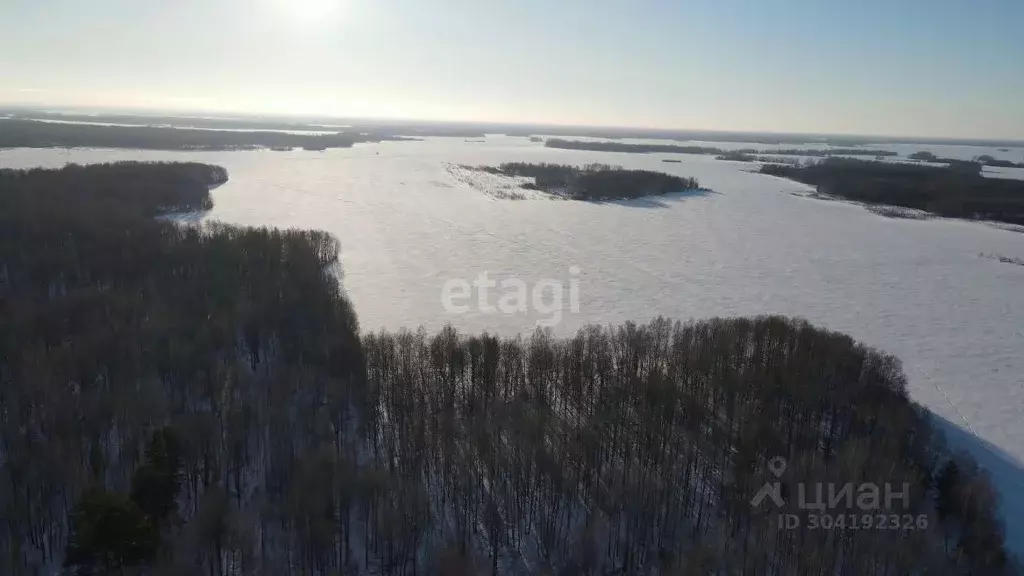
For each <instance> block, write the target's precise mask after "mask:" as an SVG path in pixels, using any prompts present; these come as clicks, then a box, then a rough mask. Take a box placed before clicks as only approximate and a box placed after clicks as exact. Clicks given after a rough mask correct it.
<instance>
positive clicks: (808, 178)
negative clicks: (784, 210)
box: [761, 158, 1024, 224]
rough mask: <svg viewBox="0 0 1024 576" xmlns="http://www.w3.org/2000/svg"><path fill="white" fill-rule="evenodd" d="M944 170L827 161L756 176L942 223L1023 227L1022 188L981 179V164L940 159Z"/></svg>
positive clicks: (771, 167) (771, 168)
mask: <svg viewBox="0 0 1024 576" xmlns="http://www.w3.org/2000/svg"><path fill="white" fill-rule="evenodd" d="M941 161H942V162H946V163H949V166H947V167H941V166H938V167H937V166H921V165H916V164H894V163H886V162H871V161H864V160H852V159H848V158H829V159H827V160H824V161H822V162H818V163H815V164H811V165H808V166H802V167H801V166H784V165H778V164H765V165H762V166H761V173H762V174H769V175H772V176H781V177H783V178H789V179H791V180H796V181H798V182H803V183H805V184H811V185H814V186H817V188H818V191H819V192H821V193H823V194H830V195H834V196H838V197H841V198H848V199H850V200H857V201H860V202H867V203H869V204H886V205H891V206H903V207H905V208H915V209H919V210H925V211H928V212H931V213H933V214H937V215H939V216H945V217H948V218H970V219H974V218H980V219H985V220H996V221H999V222H1008V223H1011V224H1024V182H1022V181H1020V180H1010V179H1004V178H986V177H985V176H983V175H982V174H981V166H982V165H981V163H979V162H971V161H965V160H952V159H942V160H941Z"/></svg>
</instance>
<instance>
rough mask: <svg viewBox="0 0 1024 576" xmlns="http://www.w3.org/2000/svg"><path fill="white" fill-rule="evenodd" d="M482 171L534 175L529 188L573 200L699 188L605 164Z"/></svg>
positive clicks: (691, 181)
mask: <svg viewBox="0 0 1024 576" xmlns="http://www.w3.org/2000/svg"><path fill="white" fill-rule="evenodd" d="M481 169H482V170H485V171H488V172H492V173H495V174H504V175H505V176H523V177H527V178H533V179H534V183H531V184H530V185H529V186H528V187H530V188H534V189H537V190H543V191H545V192H550V193H555V194H559V195H561V196H565V197H567V198H572V199H574V200H623V199H630V198H639V197H642V196H651V195H658V194H668V193H670V192H684V191H686V190H695V189H699V188H700V183H699V182H698V181H697V180H696V179H695V178H684V177H680V176H673V175H671V174H665V173H663V172H654V171H651V170H626V169H623V168H621V167H617V166H609V165H608V164H587V165H586V166H583V167H582V168H581V167H578V166H571V165H563V164H548V163H540V164H528V163H524V162H506V163H504V164H501V165H500V166H498V167H497V168H495V167H490V166H484V167H481Z"/></svg>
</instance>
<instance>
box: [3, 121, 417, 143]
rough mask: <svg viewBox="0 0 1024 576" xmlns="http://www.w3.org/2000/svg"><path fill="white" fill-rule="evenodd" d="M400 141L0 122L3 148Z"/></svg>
mask: <svg viewBox="0 0 1024 576" xmlns="http://www.w3.org/2000/svg"><path fill="white" fill-rule="evenodd" d="M382 139H399V138H397V137H394V136H388V135H369V134H366V135H364V134H354V133H353V134H350V133H347V132H346V133H341V132H339V133H335V134H319V135H312V134H289V133H286V132H271V131H231V130H204V129H193V128H166V127H150V126H103V125H95V124H93V125H90V124H67V123H60V122H40V121H35V120H14V119H0V148H16V147H23V148H77V147H88V148H140V149H149V150H253V149H258V148H292V147H302V148H308V149H313V150H325V149H327V148H349V147H351V146H352V145H353V144H355V143H357V142H373V141H379V140H382Z"/></svg>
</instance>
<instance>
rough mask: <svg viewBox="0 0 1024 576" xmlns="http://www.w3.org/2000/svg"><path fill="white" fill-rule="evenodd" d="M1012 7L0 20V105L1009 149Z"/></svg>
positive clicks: (812, 6)
mask: <svg viewBox="0 0 1024 576" xmlns="http://www.w3.org/2000/svg"><path fill="white" fill-rule="evenodd" d="M1022 22H1024V2H1022V1H1021V0H899V1H892V0H885V1H882V0H859V1H857V2H849V1H843V0H707V1H704V0H504V1H500V2H499V1H497V0H174V1H173V2H172V1H168V0H0V104H21V105H39V106H48V107H54V108H66V107H107V108H139V109H173V110H182V111H186V110H188V111H211V112H221V113H223V112H247V113H251V112H256V113H273V114H303V115H330V116H338V117H350V118H355V117H367V118H403V119H424V120H466V121H488V122H492V121H493V122H522V123H550V124H572V125H601V126H635V127H655V128H675V129H695V130H749V131H774V132H810V133H833V134H836V133H843V134H875V135H898V136H949V137H977V138H1024V33H1022V32H1021V28H1020V26H1021V23H1022Z"/></svg>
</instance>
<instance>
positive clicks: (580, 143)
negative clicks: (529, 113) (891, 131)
mask: <svg viewBox="0 0 1024 576" xmlns="http://www.w3.org/2000/svg"><path fill="white" fill-rule="evenodd" d="M544 146H546V147H548V148H563V149H566V150H593V151H597V152H626V153H630V154H650V153H672V154H704V155H716V156H739V155H757V154H774V155H776V156H818V157H825V156H896V155H897V153H896V152H893V151H891V150H870V149H865V148H830V149H823V150H812V149H808V150H804V149H800V148H787V149H780V150H758V149H757V148H742V149H739V150H724V149H722V148H715V147H713V146H681V145H678V144H627V143H624V142H602V141H587V140H564V139H561V138H548V139H547V140H546V141H545V142H544ZM727 159H729V160H733V159H736V158H727Z"/></svg>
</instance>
